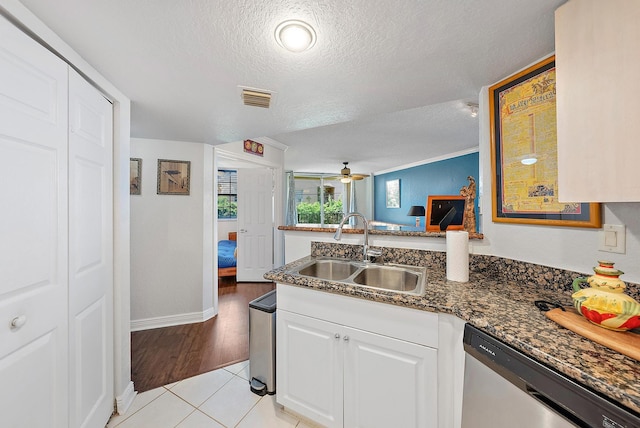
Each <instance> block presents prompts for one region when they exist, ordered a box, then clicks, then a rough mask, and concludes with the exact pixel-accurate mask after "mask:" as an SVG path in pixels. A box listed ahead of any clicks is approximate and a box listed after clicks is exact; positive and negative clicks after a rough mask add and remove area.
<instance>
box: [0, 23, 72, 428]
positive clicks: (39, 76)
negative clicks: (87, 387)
mask: <svg viewBox="0 0 640 428" xmlns="http://www.w3.org/2000/svg"><path fill="white" fill-rule="evenodd" d="M0 159H1V160H2V168H0V182H1V183H2V189H1V190H0V195H1V200H2V210H0V415H1V416H0V417H1V418H2V419H1V422H0V425H2V426H3V427H12V428H13V427H67V426H68V421H67V397H68V393H67V392H68V389H67V388H68V387H67V343H68V342H67V178H66V177H67V65H66V64H65V63H63V62H62V61H61V60H60V59H58V58H57V57H56V56H55V55H53V54H52V53H50V52H49V51H47V50H46V49H45V48H43V47H42V46H40V45H39V44H37V43H36V42H34V41H33V40H32V39H30V38H29V37H27V36H26V35H25V34H23V33H22V32H21V31H20V30H18V29H17V28H15V27H14V26H13V25H12V24H10V23H9V22H8V21H7V20H5V19H4V17H2V16H0ZM12 324H13V325H12Z"/></svg>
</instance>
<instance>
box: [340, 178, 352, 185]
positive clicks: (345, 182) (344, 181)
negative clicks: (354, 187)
mask: <svg viewBox="0 0 640 428" xmlns="http://www.w3.org/2000/svg"><path fill="white" fill-rule="evenodd" d="M340 181H341V182H342V183H344V184H347V183H351V177H342V178H341V179H340Z"/></svg>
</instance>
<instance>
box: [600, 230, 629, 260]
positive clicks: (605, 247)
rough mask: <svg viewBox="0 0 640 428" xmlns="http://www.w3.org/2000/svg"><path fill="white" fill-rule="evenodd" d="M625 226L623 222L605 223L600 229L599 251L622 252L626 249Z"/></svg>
mask: <svg viewBox="0 0 640 428" xmlns="http://www.w3.org/2000/svg"><path fill="white" fill-rule="evenodd" d="M626 242H627V240H626V228H625V226H624V225H623V224H605V225H604V226H602V231H600V248H599V250H600V251H606V252H608V253H620V254H624V253H625V252H626V251H627V250H626Z"/></svg>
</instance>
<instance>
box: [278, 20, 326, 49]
mask: <svg viewBox="0 0 640 428" xmlns="http://www.w3.org/2000/svg"><path fill="white" fill-rule="evenodd" d="M275 35H276V41H277V42H278V44H279V45H280V46H282V47H283V48H285V49H287V50H289V51H291V52H304V51H306V50H307V49H310V48H311V47H313V45H315V44H316V32H315V30H314V29H313V28H312V27H311V25H309V24H307V23H306V22H303V21H296V20H290V21H284V22H283V23H281V24H280V25H278V27H277V28H276V34H275Z"/></svg>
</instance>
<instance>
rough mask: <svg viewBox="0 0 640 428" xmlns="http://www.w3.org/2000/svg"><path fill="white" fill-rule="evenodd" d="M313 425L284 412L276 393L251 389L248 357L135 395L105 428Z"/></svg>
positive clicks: (306, 427)
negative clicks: (262, 392) (121, 412)
mask: <svg viewBox="0 0 640 428" xmlns="http://www.w3.org/2000/svg"><path fill="white" fill-rule="evenodd" d="M115 427H118V428H130V427H134V428H147V427H149V428H165V427H166V428H174V427H175V428H222V427H227V428H230V427H238V428H280V427H287V428H293V427H296V428H311V427H312V426H311V425H307V424H305V423H304V422H301V421H299V420H298V419H296V418H295V417H294V416H292V415H290V414H288V413H285V412H284V411H283V410H282V407H281V406H280V405H279V404H277V403H276V400H275V396H273V395H265V396H264V397H259V396H257V395H256V394H254V393H252V392H251V391H250V389H249V362H248V361H244V362H241V363H238V364H234V365H231V366H228V367H225V368H222V369H218V370H214V371H212V372H208V373H204V374H201V375H198V376H194V377H191V378H188V379H184V380H181V381H180V382H176V383H172V384H169V385H165V386H162V387H160V388H156V389H152V390H150V391H145V392H143V393H140V394H138V395H136V398H135V400H134V401H133V404H132V405H131V407H130V408H129V410H128V411H127V413H126V414H124V415H114V416H112V417H111V419H110V420H109V423H108V424H107V428H115Z"/></svg>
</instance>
